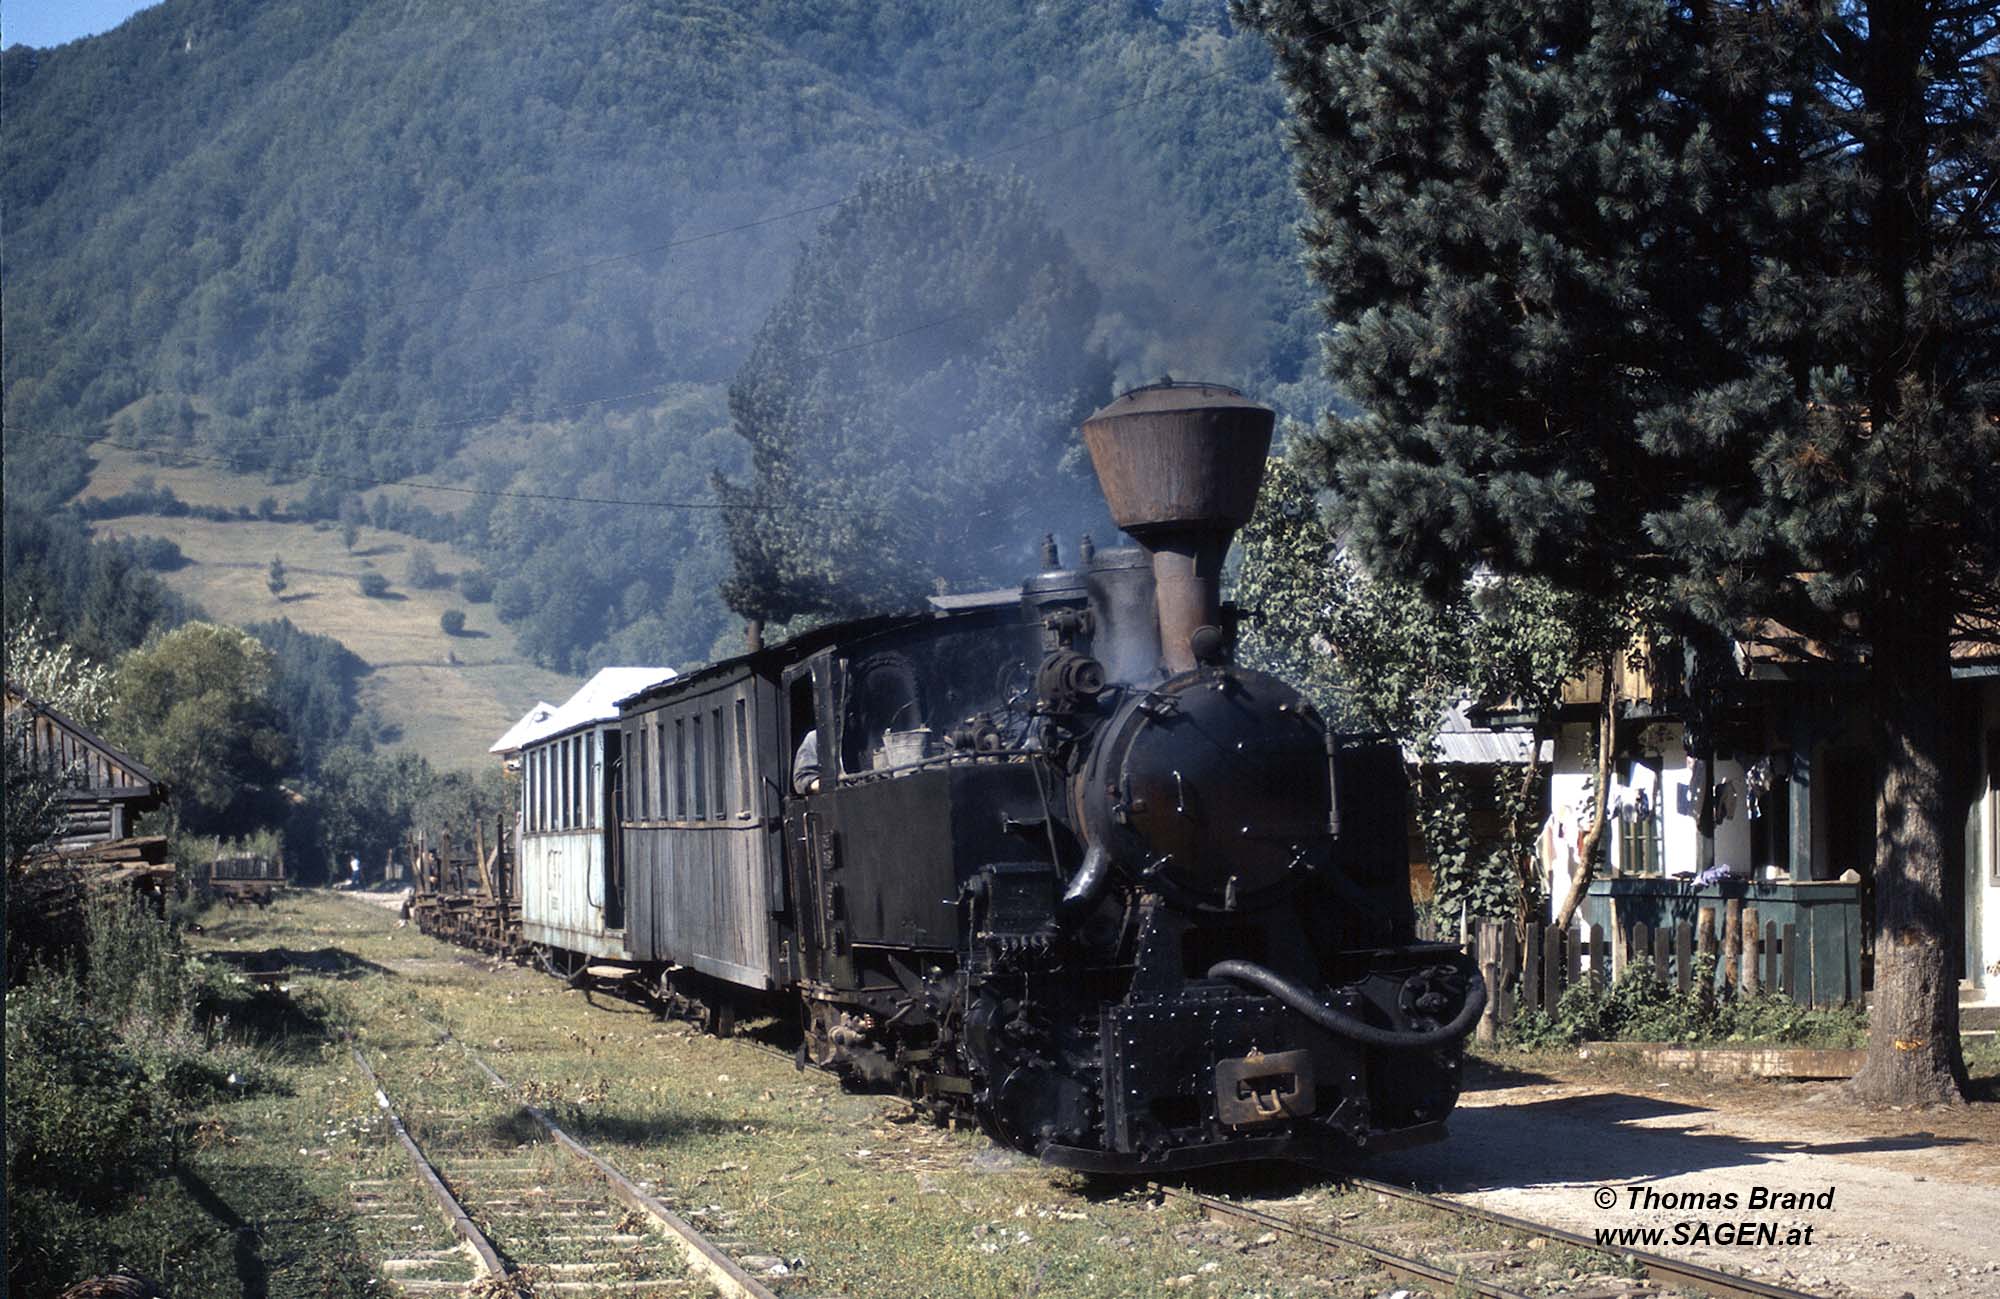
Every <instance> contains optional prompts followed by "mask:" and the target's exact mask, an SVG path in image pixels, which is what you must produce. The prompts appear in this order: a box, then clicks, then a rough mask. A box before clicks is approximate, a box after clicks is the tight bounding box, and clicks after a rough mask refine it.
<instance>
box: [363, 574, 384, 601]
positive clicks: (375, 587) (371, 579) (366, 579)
mask: <svg viewBox="0 0 2000 1299" xmlns="http://www.w3.org/2000/svg"><path fill="white" fill-rule="evenodd" d="M361 594H363V595H365V596H367V597H368V598H369V599H371V600H379V599H381V598H382V597H383V596H385V595H387V594H389V579H388V578H386V577H384V576H382V575H381V574H380V573H363V574H362V575H361Z"/></svg>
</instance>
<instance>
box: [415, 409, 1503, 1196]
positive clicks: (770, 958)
mask: <svg viewBox="0 0 2000 1299" xmlns="http://www.w3.org/2000/svg"><path fill="white" fill-rule="evenodd" d="M1271 427H1272V413H1271V411H1269V410H1268V409H1266V408H1264V407H1262V406H1259V405H1256V404H1254V403H1252V402H1250V401H1248V400H1246V399H1244V397H1243V396H1242V394H1240V393H1238V392H1236V391H1235V390H1233V389H1229V388H1224V387H1220V386H1217V385H1202V384H1179V383H1162V384H1158V385H1153V386H1149V387H1145V388H1140V389H1137V390H1134V391H1132V392H1128V393H1126V394H1124V395H1123V396H1121V397H1119V398H1118V399H1117V400H1116V401H1114V402H1112V403H1111V404H1110V405H1109V406H1107V407H1105V408H1104V409H1103V410H1101V411H1098V412H1097V413H1096V414H1095V415H1093V416H1091V417H1090V418H1089V419H1088V420H1087V421H1086V422H1085V423H1084V426H1083V434H1084V438H1085V441H1086V444H1087V445H1088V448H1089V450H1090V454H1091V457H1092V461H1093V463H1094V465H1095V467H1096V470H1097V474H1098V479H1099V482H1100V484H1101V485H1102V487H1103V489H1104V492H1105V496H1106V499H1107V501H1108V503H1109V505H1110V507H1111V512H1112V516H1113V518H1114V519H1115V520H1116V522H1117V523H1118V525H1119V527H1120V528H1122V529H1123V530H1124V531H1125V532H1126V533H1127V534H1129V535H1130V536H1131V537H1132V538H1133V539H1135V540H1136V541H1137V542H1138V543H1139V545H1138V546H1136V547H1130V548H1120V549H1105V550H1099V551H1095V552H1094V553H1093V552H1091V551H1089V550H1088V549H1087V548H1086V549H1085V551H1084V552H1083V553H1082V554H1081V555H1080V556H1079V562H1078V563H1077V565H1076V566H1075V567H1074V568H1065V567H1062V566H1061V565H1060V563H1059V560H1058V557H1057V555H1056V553H1055V549H1054V547H1053V545H1052V544H1046V543H1045V546H1044V571H1042V572H1040V573H1037V574H1035V575H1034V576H1032V577H1030V578H1029V579H1028V580H1027V581H1026V582H1025V583H1024V584H1023V585H1022V587H1021V588H1020V590H1019V591H1018V592H1017V591H1011V590H1010V591H1005V592H997V593H989V594H987V595H983V596H981V595H973V596H955V597H939V598H937V599H934V600H933V601H932V602H931V605H930V607H928V608H926V609H925V610H923V611H921V612H919V613H913V614H908V615H901V616H890V617H881V618H875V619H870V620H866V621H860V622H850V623H845V624H842V625H839V626H831V627H824V628H820V629H817V630H815V631H812V632H809V633H807V634H805V635H802V636H799V637H797V638H795V639H792V640H789V641H786V642H784V643H782V644H777V645H773V646H770V647H767V648H757V649H753V650H752V651H751V652H749V653H747V654H745V655H742V656H741V657H738V658H733V659H729V660H726V661H723V662H718V663H715V664H712V665H710V666H708V667H706V668H704V669H701V670H699V671H695V672H692V673H689V674H686V675H682V676H673V677H671V678H670V679H666V680H661V681H657V682H653V683H651V684H649V685H646V686H645V687H644V688H634V689H632V690H630V692H629V693H625V692H623V691H618V693H620V694H622V697H620V698H617V699H615V700H611V699H607V698H605V697H604V696H605V695H606V694H607V692H608V691H610V690H611V687H608V686H599V688H598V690H597V695H598V696H599V697H598V700H597V706H596V707H594V708H593V707H589V706H584V707H581V708H578V707H575V706H572V705H566V706H565V708H564V709H560V710H556V711H555V712H554V714H553V715H551V716H549V717H548V718H545V719H543V721H542V724H541V725H540V727H539V729H537V730H534V731H533V733H532V734H531V735H530V736H528V737H527V738H525V739H517V741H515V749H514V751H517V752H518V754H519V757H520V762H521V770H522V776H523V780H522V790H523V797H522V807H521V813H520V817H519V820H518V822H517V827H516V833H515V836H514V842H513V843H512V844H511V845H509V847H510V848H511V856H512V858H513V865H512V868H511V869H510V870H509V871H507V872H505V874H504V877H502V878H496V876H497V875H500V874H501V873H500V872H497V871H486V872H483V873H485V874H486V875H487V876H488V881H487V888H488V890H489V891H490V892H491V893H493V894H497V895H498V896H497V897H489V898H487V899H486V900H485V901H484V902H483V903H473V904H468V902H467V900H466V899H465V898H464V897H462V896H453V895H451V892H450V890H448V889H441V888H440V887H439V885H438V880H437V878H436V873H435V872H431V873H429V874H428V875H427V876H426V877H425V880H426V882H425V883H421V884H420V886H419V891H418V897H417V899H416V911H417V914H418V917H419V920H420V921H421V922H422V923H423V924H424V926H425V927H426V928H427V929H430V930H432V931H434V932H441V933H444V934H446V935H447V936H457V937H465V936H467V934H468V933H469V932H471V931H472V930H478V931H479V933H480V934H483V935H484V936H485V938H486V939H487V941H488V942H489V944H490V943H492V942H495V941H497V942H499V943H501V944H503V945H519V946H526V947H529V948H532V949H533V950H535V951H537V952H538V953H539V954H540V955H541V956H542V957H543V959H545V960H547V961H550V962H553V963H556V964H557V965H558V967H559V969H560V970H561V971H562V972H566V973H572V974H574V975H577V976H578V977H583V976H584V975H585V974H586V973H587V974H589V975H590V976H592V977H606V976H607V974H608V975H610V976H615V977H621V978H626V979H631V980H637V981H641V982H643V983H645V984H646V985H647V987H648V989H649V990H650V991H651V992H652V993H653V994H654V995H656V996H658V997H661V998H664V999H666V1000H667V1001H669V1002H670V1003H673V1004H675V1005H677V1006H680V1007H682V1008H685V1009H689V1010H693V1011H698V1012H700V1013H702V1014H703V1015H704V1016H705V1017H706V1018H707V1019H708V1022H709V1023H710V1024H711V1026H714V1027H718V1028H726V1026H727V1024H728V1022H729V1019H730V1017H731V1015H732V1014H733V1012H734V1010H735V1008H737V1007H738V1006H743V1005H748V1004H752V1003H756V1002H760V1001H761V1002H762V1003H763V1004H765V1005H767V1006H768V1005H773V1004H776V1005H779V1006H781V1007H782V1008H783V1009H785V1011H786V1013H795V1014H798V1015H799V1016H800V1018H801V1021H802V1028H803V1043H802V1046H801V1048H800V1050H801V1054H802V1055H803V1056H805V1057H808V1058H809V1059H810V1060H811V1061H812V1062H814V1063H816V1064H819V1065H822V1066H824V1067H827V1068H830V1069H833V1070H836V1071H838V1072H840V1073H841V1074H843V1075H844V1076H846V1077H847V1078H849V1079H851V1080H854V1081H855V1082H858V1083H864V1084H869V1085H874V1086H887V1087H895V1088H897V1089H899V1090H901V1091H902V1092H904V1093H905V1094H907V1095H908V1096H910V1097H911V1098H912V1099H913V1100H915V1101H916V1102H917V1103H918V1104H919V1105H921V1106H924V1107H926V1108H930V1109H932V1110H935V1111H939V1112H944V1111H956V1112H960V1113H963V1112H966V1111H970V1113H972V1114H973V1115H976V1116H977V1119H978V1121H979V1123H980V1124H981V1125H982V1126H983V1127H984V1129H985V1130H986V1131H987V1132H988V1133H989V1134H990V1135H991V1136H992V1137H993V1139H994V1140H996V1141H998V1142H1001V1143H1003V1144H1005V1145H1007V1146H1010V1147H1013V1148H1015V1149H1018V1150H1021V1151H1024V1152H1026V1153H1028V1154H1031V1155H1034V1156H1036V1157H1038V1158H1040V1159H1041V1160H1043V1161H1045V1162H1047V1163H1049V1164H1053V1165H1058V1166H1062V1167H1067V1168H1072V1169H1078V1170H1083V1171H1087V1172H1094V1173H1111V1174H1133V1173H1154V1172H1160V1171H1166V1170H1176V1169H1185V1168H1190V1167H1197V1166H1202V1165H1211V1164H1219V1163H1228V1162H1235V1161H1245V1160H1258V1159H1270V1158H1286V1159H1297V1160H1304V1161H1311V1162H1318V1161H1322V1160H1326V1159H1329V1158H1332V1157H1335V1156H1338V1155H1340V1154H1341V1153H1342V1152H1352V1151H1354V1150H1355V1149H1358V1148H1362V1147H1366V1148H1368V1149H1370V1150H1380V1149H1384V1148H1394V1147H1397V1146H1402V1145H1409V1144H1415V1143H1418V1142H1423V1141H1428V1140H1435V1139H1437V1138H1439V1137H1441V1136H1442V1135H1443V1132H1444V1121H1445V1117H1446V1115H1447V1114H1448V1113H1449V1111H1450V1110H1451V1108H1452V1106H1453V1104H1454V1103H1455V1101H1456V1099H1457V1096H1458V1091H1459V1065H1460V1057H1461V1052H1462V1045H1463V1041H1464V1038H1465V1036H1466V1034H1467V1033H1468V1032H1469V1031H1470V1029H1471V1028H1472V1026H1473V1024H1474V1022H1475V1020H1476V1019H1477V1017H1478V1015H1479V1013H1480V1010H1481V1008H1482V1006H1483V1004H1484V1000H1485V990H1484V988H1483V986H1482V985H1481V983H1480V980H1479V976H1478V974H1477V972H1476V970H1475V969H1474V967H1473V965H1472V963H1471V962H1470V961H1469V959H1468V958H1467V957H1466V956H1465V955H1464V954H1463V953H1462V952H1461V951H1460V950H1459V949H1458V948H1457V947H1455V946H1449V945H1441V944H1425V943H1419V942H1417V941H1416V940H1415V926H1414V921H1413V913H1412V909H1411V905H1410V897H1409V886H1408V862H1407V856H1406V851H1407V850H1406V842H1407V841H1406V838H1405V821H1404V799H1405V789H1404V781H1403V773H1402V763H1401V758H1400V755H1399V753H1398V752H1397V750H1396V749H1395V747H1394V746H1393V745H1391V744H1388V743H1384V742H1381V741H1376V740H1367V739H1349V738H1343V737H1341V736H1338V735H1336V734H1334V733H1332V732H1331V731H1330V730H1329V729H1328V728H1327V726H1326V724H1325V723H1324V721H1323V720H1322V719H1321V717H1320V716H1319V715H1318V714H1317V712H1316V711H1315V710H1314V708H1313V706H1312V705H1311V704H1310V703H1309V702H1308V701H1307V700H1306V699H1305V698H1304V697H1303V696H1302V695H1300V693H1299V692H1298V691H1297V690H1295V689H1293V688H1292V687H1291V686H1289V685H1287V684H1286V683H1285V682H1283V681H1280V680H1278V679H1277V678H1275V677H1272V676H1269V675H1267V674H1265V673H1262V672H1257V671H1253V670H1251V669H1249V668H1246V667H1242V666H1239V665H1236V664H1235V663H1233V662H1232V661H1231V649H1232V644H1233V640H1234V623H1235V617H1236V615H1235V612H1234V611H1233V610H1231V609H1228V608H1226V607H1224V606H1223V605H1222V604H1221V601H1220V591H1219V576H1220V573H1219V570H1220V567H1221V564H1222V561H1223V557H1224V554H1225V552H1226V551H1227V550H1228V547H1229V544H1230V540H1231V538H1232V537H1233V535H1234V534H1235V531H1236V530H1237V529H1238V528H1239V527H1240V526H1241V525H1242V524H1243V523H1244V522H1246V521H1247V520H1248V519H1249V517H1250V512H1251V507H1252V505H1253V504H1254V502H1255V499H1256V495H1257V490H1258V487H1259V485H1260V482H1261V479H1262V474H1263V466H1264V462H1265V457H1266V454H1267V452H1268V449H1269V446H1270V438H1271ZM613 671H615V670H613ZM627 684H629V681H628V683H627ZM589 693H590V691H589V689H588V688H587V689H586V692H585V694H586V695H587V694H589ZM500 856H501V854H496V855H495V860H496V862H497V860H498V858H499V857H500ZM475 915H478V916H483V917H485V918H484V919H483V920H476V919H474V917H475ZM496 917H497V920H496ZM482 926H483V928H482ZM475 936H477V935H475Z"/></svg>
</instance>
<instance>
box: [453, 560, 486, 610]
mask: <svg viewBox="0 0 2000 1299" xmlns="http://www.w3.org/2000/svg"><path fill="white" fill-rule="evenodd" d="M458 593H459V594H460V595H462V596H464V597H465V599H466V603H468V604H485V603H486V602H487V601H488V600H491V599H492V598H493V579H492V578H491V577H488V576H487V575H486V573H485V571H484V570H483V569H476V568H475V569H472V570H470V571H468V572H464V573H460V574H459V575H458Z"/></svg>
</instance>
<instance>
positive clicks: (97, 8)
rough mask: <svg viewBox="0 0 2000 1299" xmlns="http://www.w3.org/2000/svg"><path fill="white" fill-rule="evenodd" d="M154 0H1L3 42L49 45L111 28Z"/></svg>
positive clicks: (6, 43)
mask: <svg viewBox="0 0 2000 1299" xmlns="http://www.w3.org/2000/svg"><path fill="white" fill-rule="evenodd" d="M152 3H154V0H0V45H37V46H41V47H42V48H44V49H46V48H47V47H49V46H51V45H61V44H62V43H63V42H64V41H73V40H75V39H76V38H77V37H79V36H94V35H96V34H97V33H98V32H107V31H110V30H111V29H112V28H113V27H116V26H117V25H118V24H119V23H122V22H124V21H125V20H126V19H127V18H129V17H131V16H132V15H133V14H135V13H137V12H139V10H141V9H144V8H146V7H147V6H148V5H150V4H152Z"/></svg>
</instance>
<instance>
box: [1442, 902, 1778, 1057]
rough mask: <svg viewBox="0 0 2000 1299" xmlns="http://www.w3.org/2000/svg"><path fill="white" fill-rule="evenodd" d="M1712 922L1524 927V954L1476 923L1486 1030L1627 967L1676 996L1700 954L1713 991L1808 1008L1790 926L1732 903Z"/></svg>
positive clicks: (1549, 1007) (1704, 916)
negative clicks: (1709, 969) (1618, 931)
mask: <svg viewBox="0 0 2000 1299" xmlns="http://www.w3.org/2000/svg"><path fill="white" fill-rule="evenodd" d="M1716 919H1717V917H1716V913H1715V912H1714V911H1711V910H1707V909H1704V910H1703V912H1702V913H1701V919H1700V921H1699V922H1697V923H1696V924H1693V925H1672V926H1662V927H1660V928H1658V929H1651V928H1648V927H1647V926H1646V925H1644V924H1634V925H1631V926H1628V927H1626V929H1625V931H1624V933H1623V934H1622V935H1614V933H1613V931H1612V930H1611V928H1610V927H1609V926H1591V925H1587V924H1583V923H1581V922H1578V923H1576V924H1574V925H1573V926H1572V927H1571V928H1570V929H1569V931H1568V932H1565V931H1563V930H1561V929H1559V928H1557V927H1556V926H1555V925H1552V924H1551V925H1538V926H1533V927H1531V928H1530V929H1529V930H1528V933H1527V942H1526V945H1525V946H1526V950H1525V951H1524V950H1523V945H1522V943H1521V941H1520V939H1519V937H1518V936H1517V935H1516V933H1515V930H1514V926H1513V925H1512V924H1510V923H1508V922H1506V921H1502V920H1479V921H1476V922H1474V923H1473V925H1472V926H1471V933H1470V934H1469V935H1468V939H1469V942H1468V946H1469V947H1470V949H1471V951H1472V954H1473V958H1474V959H1475V960H1476V961H1477V962H1478V964H1479V968H1480V970H1481V971H1482V972H1483V973H1484V974H1485V976H1486V985H1487V987H1488V989H1489V990H1491V991H1490V1005H1491V1007H1492V1009H1490V1010H1489V1011H1488V1012H1487V1015H1486V1019H1487V1022H1488V1024H1489V1025H1491V1026H1493V1027H1497V1026H1499V1025H1503V1024H1507V1023H1511V1022H1512V1021H1513V1019H1514V1017H1515V1016H1516V1015H1517V1014H1519V1013H1521V1012H1522V1011H1524V1010H1539V1011H1543V1012H1547V1013H1553V1012H1554V1011H1555V1008H1556V1004H1557V1003H1558V1002H1559V1001H1561V1000H1562V994H1563V991H1564V989H1566V988H1568V987H1569V986H1570V985H1572V984H1574V983H1576V982H1577V981H1578V980H1579V979H1585V978H1589V979H1597V980H1600V981H1602V980H1616V979H1617V978H1618V977H1619V976H1620V975H1621V974H1623V973H1624V972H1625V970H1626V968H1627V967H1628V966H1631V965H1634V964H1637V965H1640V966H1644V967H1647V968H1649V969H1651V970H1652V972H1653V974H1654V976H1655V977H1657V978H1658V979H1660V980H1661V981H1662V982H1665V983H1669V984H1671V985H1672V986H1673V987H1674V988H1675V990H1676V991H1679V992H1683V993H1684V992H1686V991H1687V990H1688V988H1689V987H1690V986H1691V985H1692V984H1693V982H1694V978H1695V971H1696V968H1697V963H1698V958H1699V957H1701V956H1702V955H1704V954H1706V955H1709V956H1711V957H1712V958H1713V960H1714V962H1715V967H1714V975H1713V978H1714V980H1715V984H1716V986H1717V987H1725V986H1726V987H1731V988H1734V989H1736V990H1738V991H1740V992H1742V993H1745V994H1755V993H1758V992H1760V991H1761V992H1778V993H1783V994H1784V995H1786V996H1788V997H1790V998H1792V999H1793V1000H1794V1001H1797V1002H1798V1003H1799V1004H1801V1005H1811V1004H1812V1001H1813V996H1812V975H1811V970H1810V966H1809V961H1810V957H1809V955H1808V953H1807V950H1806V944H1805V942H1804V941H1803V940H1802V938H1801V935H1800V933H1799V931H1798V928H1797V926H1795V925H1790V924H1786V925H1780V924H1777V923H1775V922H1765V923H1763V924H1761V925H1760V924H1759V922H1758V918H1757V911H1756V909H1755V908H1754V907H1741V906H1736V905H1732V906H1730V907H1728V908H1727V909H1726V911H1725V912H1724V913H1723V919H1724V923H1723V924H1722V926H1721V928H1720V931H1719V932H1718V927H1717V924H1716ZM1614 937H1616V938H1618V939H1619V941H1615V942H1614V941H1613V940H1614ZM1516 974H1518V977H1515V976H1516Z"/></svg>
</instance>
